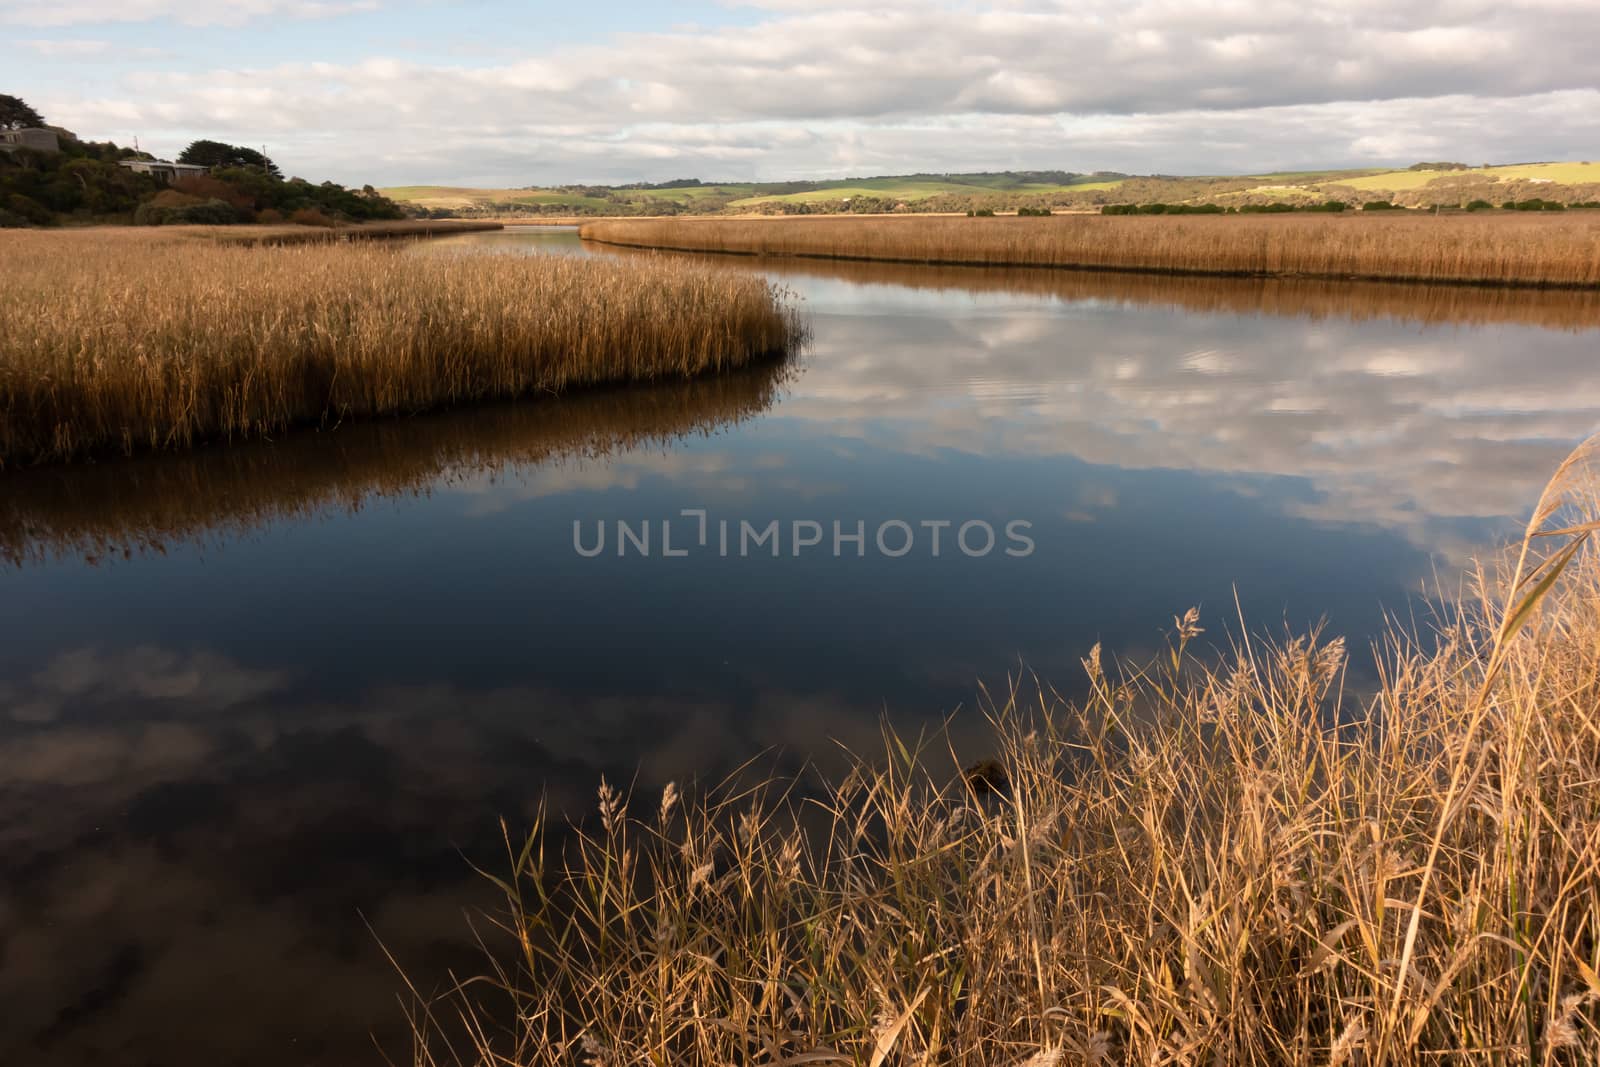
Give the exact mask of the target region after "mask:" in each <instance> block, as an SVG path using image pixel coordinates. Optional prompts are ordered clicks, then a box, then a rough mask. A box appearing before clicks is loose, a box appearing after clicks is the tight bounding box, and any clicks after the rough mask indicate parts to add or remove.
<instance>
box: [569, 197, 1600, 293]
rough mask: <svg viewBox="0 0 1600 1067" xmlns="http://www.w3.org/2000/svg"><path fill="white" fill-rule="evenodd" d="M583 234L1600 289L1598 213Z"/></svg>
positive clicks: (684, 245)
mask: <svg viewBox="0 0 1600 1067" xmlns="http://www.w3.org/2000/svg"><path fill="white" fill-rule="evenodd" d="M580 232H581V233H582V235H583V236H584V237H585V238H586V239H588V240H593V241H604V242H607V243H610V244H618V245H630V246H635V247H649V248H666V249H676V250H680V251H691V252H728V253H740V254H747V255H769V256H817V257H823V258H837V259H878V260H897V261H901V262H908V263H939V264H951V265H964V266H1008V267H1057V268H1071V269H1096V270H1123V271H1147V272H1157V273H1170V274H1240V275H1270V276H1299V277H1311V278H1370V279H1387V280H1395V281H1424V282H1449V283H1455V284H1462V283H1469V284H1503V285H1540V286H1573V287H1592V286H1600V218H1591V217H1588V216H1584V217H1567V216H1561V217H1554V218H1544V217H1540V218H1532V217H1520V218H1519V217H1506V218H1499V217H1496V218H1481V217H1476V216H1468V215H1443V216H1436V217H1435V216H1425V217H1416V216H1412V217H1404V218H1387V217H1385V218H1380V217H1375V216H1359V215H1358V216H1352V217H1334V216H1318V217H1314V218H1313V217H1308V216H1242V217H1235V216H1227V217H1220V218H1218V217H1207V216H1198V217H1192V216H1191V217H1166V216H1149V217H1109V218H1108V217H1101V216H1095V215H1073V216H1055V217H1052V218H1048V219H1020V218H992V219H983V218H973V219H969V218H919V217H915V216H912V217H907V218H892V217H891V218H849V217H822V218H816V217H808V218H795V219H770V220H731V219H650V220H631V219H629V220H623V219H617V220H609V221H603V222H591V223H588V224H586V225H584V226H583V227H582V228H581V230H580Z"/></svg>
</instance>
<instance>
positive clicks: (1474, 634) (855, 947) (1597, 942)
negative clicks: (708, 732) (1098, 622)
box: [412, 445, 1600, 1067]
mask: <svg viewBox="0 0 1600 1067" xmlns="http://www.w3.org/2000/svg"><path fill="white" fill-rule="evenodd" d="M1593 451H1594V449H1593V446H1592V445H1591V446H1588V447H1586V448H1585V449H1584V450H1582V451H1581V452H1580V453H1578V454H1575V456H1574V458H1573V459H1572V460H1570V461H1569V464H1568V465H1566V466H1564V467H1563V469H1562V471H1561V472H1560V473H1558V474H1557V476H1556V478H1555V480H1554V481H1552V483H1551V485H1550V487H1549V488H1548V489H1547V490H1546V494H1545V497H1544V498H1543V499H1542V500H1541V501H1540V504H1539V507H1538V510H1537V512H1536V513H1535V516H1534V519H1533V521H1532V522H1531V523H1530V525H1529V529H1528V537H1527V539H1526V540H1525V541H1524V543H1523V545H1522V547H1521V550H1520V551H1514V552H1512V553H1511V554H1510V555H1509V556H1508V557H1507V558H1506V560H1505V562H1504V563H1503V564H1500V565H1498V566H1494V565H1491V566H1489V567H1488V568H1486V569H1484V570H1480V571H1478V572H1477V573H1475V574H1469V575H1466V576H1464V577H1463V579H1462V586H1461V588H1460V589H1459V590H1449V591H1448V594H1449V595H1448V597H1447V599H1446V600H1445V602H1444V604H1442V605H1441V607H1440V609H1439V611H1438V614H1437V617H1436V618H1433V619H1430V620H1428V621H1427V623H1425V624H1424V625H1426V626H1428V627H1429V628H1430V632H1429V633H1427V635H1426V636H1421V637H1419V636H1417V635H1416V634H1415V633H1414V632H1412V631H1410V630H1407V629H1402V628H1401V627H1400V625H1399V624H1396V626H1395V627H1394V628H1393V629H1392V630H1391V631H1390V633H1389V635H1388V637H1387V639H1386V640H1385V641H1384V642H1382V643H1381V644H1380V646H1379V647H1378V649H1377V652H1376V659H1377V671H1376V677H1377V678H1378V679H1379V681H1378V682H1376V683H1375V685H1373V686H1372V687H1371V688H1369V689H1367V690H1366V691H1364V692H1362V693H1360V694H1359V695H1358V694H1355V693H1352V692H1350V691H1349V690H1347V689H1346V685H1345V682H1346V666H1347V658H1348V657H1347V650H1346V648H1345V646H1344V643H1343V641H1342V640H1340V639H1337V638H1333V639H1330V638H1329V637H1328V636H1326V635H1310V636H1305V637H1299V638H1292V639H1285V640H1280V641H1277V642H1275V643H1273V642H1266V641H1263V640H1260V639H1254V640H1247V641H1240V642H1238V643H1236V644H1234V645H1232V646H1231V647H1227V648H1224V649H1222V650H1220V651H1212V650H1211V649H1208V648H1207V644H1208V642H1209V641H1210V638H1207V637H1206V636H1204V629H1203V623H1204V621H1205V620H1202V619H1201V618H1200V617H1199V615H1198V613H1196V612H1194V611H1190V612H1187V613H1185V614H1184V615H1182V616H1180V617H1178V618H1175V619H1174V620H1173V624H1172V627H1171V629H1170V630H1169V631H1168V633H1167V640H1166V642H1165V647H1164V648H1161V649H1160V651H1158V652H1156V653H1155V654H1154V655H1153V656H1151V657H1150V658H1149V659H1148V660H1142V661H1140V662H1136V663H1127V664H1121V665H1118V664H1111V663H1107V662H1104V661H1103V659H1102V656H1101V652H1100V649H1099V647H1098V646H1096V647H1095V648H1093V649H1090V650H1086V655H1085V658H1084V660H1083V666H1084V671H1085V677H1084V679H1083V680H1082V682H1081V683H1080V686H1079V687H1078V688H1081V690H1082V692H1083V694H1084V695H1083V696H1082V697H1078V698H1074V699H1071V700H1066V699H1063V698H1062V697H1061V696H1059V695H1057V694H1056V693H1055V692H1054V691H1053V690H1050V689H1049V688H1047V687H1042V686H1039V685H1037V683H1032V684H1029V685H1026V686H1024V685H1022V684H1020V683H1019V684H1018V685H1017V686H1016V687H1015V688H1014V689H1013V691H1012V692H1011V693H1009V694H1001V695H1000V697H999V698H998V699H996V700H994V701H992V702H990V704H989V705H988V712H989V714H990V716H991V718H992V720H993V723H994V728H995V729H994V739H993V749H992V752H991V753H990V755H989V758H985V759H982V760H980V761H978V762H970V761H971V760H972V759H973V756H974V753H971V752H968V753H964V754H961V753H956V752H953V751H951V750H949V749H947V748H944V747H942V745H943V742H942V739H941V738H940V737H939V736H937V735H935V736H934V737H932V738H928V737H923V738H920V739H912V738H903V737H897V736H894V735H889V736H887V737H886V741H885V745H884V749H883V751H882V752H881V753H877V754H875V755H863V756H862V757H861V758H860V760H859V761H858V763H857V765H856V766H855V768H854V769H853V770H852V771H850V773H848V774H845V775H841V776H838V777H833V778H829V779H827V780H823V781H817V780H814V779H813V778H812V777H810V776H807V777H806V778H805V779H803V780H801V781H800V782H798V783H795V782H785V781H781V780H770V781H767V782H765V783H762V782H761V781H760V779H759V776H756V780H755V782H753V783H752V782H751V781H750V780H749V778H750V776H748V775H747V776H745V779H744V780H743V781H741V782H735V783H731V784H729V785H726V786H720V787H713V788H710V789H699V788H687V787H686V788H685V789H683V790H681V791H680V790H679V789H678V788H677V787H676V786H674V785H669V786H668V787H667V788H666V789H665V791H664V792H663V793H661V794H659V795H651V796H629V795H625V794H623V793H621V792H619V791H618V790H616V789H615V788H613V787H612V786H610V785H609V784H607V783H605V782H604V781H602V782H601V783H600V786H599V794H598V811H597V812H595V813H594V814H592V815H591V816H590V817H589V819H588V820H587V821H586V822H585V823H584V824H583V825H582V826H581V827H579V828H578V829H577V830H576V831H574V832H573V833H572V834H570V835H567V834H566V832H565V831H552V832H550V833H549V834H548V835H547V834H546V832H545V831H544V830H543V829H537V830H535V832H534V833H533V834H532V835H531V836H529V837H528V838H526V840H525V841H524V839H522V838H521V837H520V836H519V837H517V838H516V839H515V840H513V839H512V837H511V834H510V833H509V832H508V833H507V859H506V861H505V867H504V868H503V869H502V871H501V872H498V873H499V874H503V875H504V877H495V879H494V884H495V885H496V886H498V887H499V889H500V891H501V893H502V894H503V898H504V907H503V908H502V909H499V910H497V911H496V912H494V913H492V914H491V915H488V916H485V917H484V921H483V922H480V923H478V924H476V925H475V931H476V935H477V937H478V938H479V939H480V940H479V944H481V945H483V946H484V947H485V949H486V952H487V957H486V961H485V967H484V971H483V974H482V976H481V977H480V978H478V979H476V980H475V981H474V982H473V983H470V984H462V985H455V986H454V990H455V991H454V992H453V993H451V992H446V993H445V995H443V996H442V997H439V998H437V999H429V998H424V997H421V996H417V995H416V993H417V989H418V987H417V986H416V985H413V986H412V994H413V998H414V999H413V1001H412V1007H413V1014H412V1018H413V1021H414V1023H415V1026H416V1029H417V1033H418V1035H419V1041H418V1052H417V1055H416V1062H418V1063H420V1064H425V1065H431V1064H445V1063H449V1064H475V1065H484V1067H487V1065H490V1064H493V1065H496V1067H504V1065H516V1067H544V1065H551V1067H554V1065H556V1064H568V1063H573V1062H577V1061H579V1060H585V1061H587V1062H590V1063H599V1064H631V1063H640V1064H644V1063H652V1064H669V1063H670V1064H677V1063H683V1064H688V1063H706V1064H711V1063H770V1064H793V1065H800V1064H856V1065H867V1067H874V1065H883V1064H935V1063H937V1064H955V1065H969V1064H970V1065H974V1067H977V1065H984V1067H987V1065H991V1064H1005V1065H1013V1067H1066V1065H1079V1064H1084V1065H1087V1064H1099V1065H1108V1064H1117V1063H1127V1064H1135V1063H1137V1064H1226V1065H1229V1067H1355V1065H1357V1064H1383V1065H1385V1067H1425V1065H1433V1064H1441V1063H1451V1064H1468V1063H1485V1064H1490V1063H1492V1064H1523V1065H1535V1064H1538V1065H1551V1067H1555V1065H1563V1067H1564V1065H1577V1064H1587V1063H1595V1062H1597V1059H1600V818H1597V817H1596V813H1597V812H1600V722H1597V719H1596V713H1595V709H1596V708H1597V707H1600V556H1597V554H1596V552H1595V550H1594V546H1593V545H1592V544H1590V543H1589V537H1590V535H1591V533H1592V531H1593V528H1594V527H1593V526H1592V525H1590V524H1589V521H1588V516H1591V515H1593V514H1594V506H1595V504H1596V502H1597V497H1596V495H1595V494H1596V488H1597V483H1596V482H1595V479H1594V473H1595V472H1594V471H1593V469H1592V468H1591V461H1592V458H1593ZM1457 596H1459V599H1457ZM1362 655H1363V656H1365V655H1367V653H1365V652H1363V653H1362ZM963 765H965V766H966V770H965V771H957V770H956V768H959V767H962V766H963ZM459 978H460V976H457V981H459ZM447 988H448V987H447Z"/></svg>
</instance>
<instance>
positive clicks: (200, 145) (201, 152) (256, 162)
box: [178, 141, 283, 178]
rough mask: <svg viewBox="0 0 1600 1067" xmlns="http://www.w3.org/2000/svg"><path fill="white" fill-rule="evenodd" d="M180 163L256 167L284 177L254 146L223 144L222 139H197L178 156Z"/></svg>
mask: <svg viewBox="0 0 1600 1067" xmlns="http://www.w3.org/2000/svg"><path fill="white" fill-rule="evenodd" d="M178 162H179V163H192V164H194V165H195V166H197V167H256V168H258V169H260V170H263V171H265V172H266V173H268V174H270V175H272V176H273V177H274V178H281V177H283V172H282V171H280V170H278V165H277V164H276V163H274V162H272V160H270V159H268V158H267V157H266V156H264V155H262V154H261V153H260V152H257V151H256V150H255V149H254V148H244V147H242V146H240V145H231V144H223V143H222V142H221V141H195V142H193V143H192V144H190V145H189V147H188V148H185V149H184V150H183V153H182V154H181V155H180V156H178Z"/></svg>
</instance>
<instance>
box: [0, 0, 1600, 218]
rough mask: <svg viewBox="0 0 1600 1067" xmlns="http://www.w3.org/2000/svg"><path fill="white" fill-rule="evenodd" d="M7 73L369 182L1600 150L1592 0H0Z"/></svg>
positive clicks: (75, 104) (140, 131) (1254, 166)
mask: <svg viewBox="0 0 1600 1067" xmlns="http://www.w3.org/2000/svg"><path fill="white" fill-rule="evenodd" d="M0 40H4V41H6V42H7V43H6V46H5V49H4V56H5V60H4V64H3V66H0V92H5V93H11V94H13V95H17V96H21V97H23V98H24V99H25V100H27V101H28V102H29V103H31V104H33V105H34V107H35V108H37V109H38V110H39V111H40V112H42V113H43V114H44V115H45V117H46V119H47V120H48V121H50V122H51V123H53V124H56V125H61V126H65V127H67V128H69V129H72V130H74V131H75V132H77V133H78V134H79V135H80V136H82V137H86V138H92V139H95V140H114V141H117V142H118V143H132V141H133V140H134V138H135V137H137V138H138V142H139V145H140V146H141V147H143V148H145V149H147V150H149V151H152V152H155V153H156V154H158V155H161V156H164V157H167V158H170V157H171V156H172V155H174V154H176V153H177V152H179V151H181V150H182V148H183V146H184V145H185V144H187V143H188V142H189V141H190V140H193V139H195V138H198V137H209V138H213V139H216V140H223V141H229V142H232V143H237V144H247V145H251V146H255V147H261V146H265V148H266V149H267V152H268V154H269V155H271V156H272V157H273V158H274V159H275V160H276V161H277V162H278V163H279V165H280V166H281V167H282V168H283V170H284V171H285V172H286V173H289V174H295V175H300V176H303V177H306V178H311V179H313V180H322V179H325V178H332V179H334V180H336V181H340V182H345V183H354V184H364V183H368V182H371V183H372V184H375V185H397V184H424V183H426V184H449V185H477V186H508V187H515V186H527V185H548V184H558V183H569V182H596V183H601V182H604V183H617V182H630V181H662V180H667V179H671V178H683V177H698V178H702V179H706V180H726V181H738V180H769V181H770V180H783V179H790V178H834V177H848V176H865V175H873V174H904V173H914V172H956V171H977V170H1007V169H1033V170H1044V169H1052V170H1069V171H1079V172H1089V171H1096V170H1116V171H1125V172H1130V173H1140V174H1145V173H1168V174H1231V173H1247V172H1264V171H1274V170H1301V169H1319V168H1325V167H1351V166H1360V167H1367V166H1386V165H1402V166H1403V165H1409V164H1410V163H1414V162H1418V161H1421V160H1454V161H1461V162H1467V163H1473V164H1477V163H1489V162H1492V163H1509V162H1529V161H1537V160H1572V159H1590V158H1600V74H1597V73H1596V69H1597V68H1596V67H1595V64H1594V62H1593V54H1592V50H1593V48H1594V46H1595V42H1596V41H1600V0H1492V2H1491V0H1412V2H1407V3H1396V2H1395V0H1381V2H1380V0H1328V2H1323V3H1306V2H1305V0H1115V2H1113V0H1066V2H1035V0H1015V2H1002V3H997V4H986V5H972V4H946V3H940V2H939V0H873V2H870V3H868V2H865V0H816V2H811V3H806V2H802V0H723V2H718V3H703V2H695V3H683V4H647V3H642V2H639V0H620V2H611V3H576V2H574V0H565V2H563V3H559V4H552V3H545V2H542V0H533V2H527V0H522V2H517V0H466V2H444V0H0Z"/></svg>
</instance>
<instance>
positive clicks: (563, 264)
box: [0, 231, 802, 466]
mask: <svg viewBox="0 0 1600 1067" xmlns="http://www.w3.org/2000/svg"><path fill="white" fill-rule="evenodd" d="M0 322H3V323H4V324H5V329H4V332H3V333H0V466H13V465H18V464H27V463H32V462H36V461H41V460H55V459H71V458H75V457H80V456H84V455H87V454H91V453H95V452H100V451H117V452H125V453H126V452H135V451H142V450H156V449H169V448H178V447H184V446H188V445H192V444H195V443H197V442H201V441H210V440H221V441H235V440H240V439H245V438H260V437H266V436H269V435H272V434H276V433H278V432H280V431H282V430H284V429H286V428H288V427H291V426H296V425H301V424H312V425H330V424H333V423H336V422H339V421H341V420H345V419H351V418H360V417H365V416H374V415H392V414H402V413H410V412H417V411H421V410H424V409H428V408H435V407H443V406H449V405H452V404H458V403H463V402H468V401H476V400H483V399H488V398H496V397H517V396H524V395H529V394H549V393H559V392H562V391H564V390H566V389H568V388H571V387H574V386H585V385H597V384H603V383H620V382H635V381H652V380H661V379H673V378H687V377H691V376H694V375H699V374H705V373H709V372H716V371H723V370H729V369H732V368H735V367H741V366H744V365H746V364H749V363H751V362H752V361H756V360H759V359H761V358H762V357H764V356H768V355H775V354H778V353H782V352H784V351H786V350H788V349H789V348H790V347H791V346H793V345H794V344H796V343H797V341H798V339H799V337H800V333H801V330H802V327H801V325H800V322H799V319H798V317H797V315H796V314H795V313H794V312H793V311H792V309H790V308H788V307H787V306H785V304H784V302H783V300H782V299H781V297H780V294H778V293H777V292H776V291H775V290H774V289H773V288H772V287H771V286H769V285H768V284H767V283H766V282H765V281H763V280H762V279H760V278H757V277H755V276H752V275H749V274H747V273H739V272H731V271H727V270H723V269H718V268H716V267H707V266H704V265H692V264H684V263H656V264H640V263H620V262H607V261H603V260H594V259H584V258H572V257H554V256H550V257H509V256H476V255H471V254H463V255H430V256H420V255H412V254H407V250H406V248H405V247H403V246H387V247H386V246H383V245H380V244H372V243H366V242H363V243H361V244H347V243H339V244H315V245H306V246H297V247H257V248H244V247H234V246H231V245H229V244H226V243H217V242H203V241H197V240H193V239H191V238H190V237H188V236H187V235H185V234H182V233H175V234H170V235H145V234H144V233H141V232H137V231H135V232H131V233H129V232H120V231H86V232H79V233H70V232H69V233H48V232H47V233H33V232H19V233H6V234H0Z"/></svg>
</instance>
